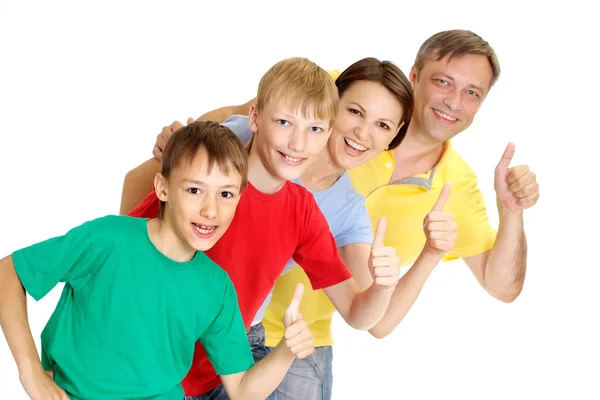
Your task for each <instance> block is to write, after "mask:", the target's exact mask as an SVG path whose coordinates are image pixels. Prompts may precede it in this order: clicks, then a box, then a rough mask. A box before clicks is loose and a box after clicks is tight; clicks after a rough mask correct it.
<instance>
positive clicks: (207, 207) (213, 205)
mask: <svg viewBox="0 0 600 400" xmlns="http://www.w3.org/2000/svg"><path fill="white" fill-rule="evenodd" d="M217 209H218V203H217V200H216V199H215V198H214V197H212V196H206V198H205V200H204V202H203V203H202V208H201V209H200V215H201V216H203V217H204V218H206V219H215V218H216V216H217Z"/></svg>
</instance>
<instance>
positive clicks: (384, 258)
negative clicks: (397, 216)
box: [369, 217, 400, 290]
mask: <svg viewBox="0 0 600 400" xmlns="http://www.w3.org/2000/svg"><path fill="white" fill-rule="evenodd" d="M386 226H387V222H386V219H385V217H381V218H379V221H377V227H376V228H375V240H373V245H372V246H371V255H370V256H369V271H371V276H372V277H373V281H374V282H375V284H376V285H377V287H379V288H380V289H383V290H394V288H395V287H396V284H397V283H398V279H399V278H400V259H398V256H397V255H396V248H394V247H392V246H385V245H384V238H385V229H386Z"/></svg>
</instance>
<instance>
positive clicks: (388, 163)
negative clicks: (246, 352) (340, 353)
mask: <svg viewBox="0 0 600 400" xmlns="http://www.w3.org/2000/svg"><path fill="white" fill-rule="evenodd" d="M330 74H331V75H332V77H334V73H333V72H330ZM335 77H337V76H335ZM394 166H395V161H394V156H393V154H392V152H391V151H385V152H383V153H381V154H380V155H379V156H377V157H376V158H375V159H374V160H372V161H370V162H368V163H366V164H363V165H361V166H360V167H358V168H355V169H352V170H350V171H348V173H349V175H350V179H351V181H352V184H353V186H354V187H355V189H356V190H357V191H358V192H359V193H360V194H362V195H363V196H365V198H366V205H367V210H368V211H369V215H370V217H371V223H372V225H373V229H374V228H375V226H376V225H377V220H378V219H379V217H381V216H385V217H386V218H387V230H386V236H385V244H386V245H387V246H394V247H395V248H396V251H397V253H398V256H399V258H400V260H401V262H402V266H404V267H406V266H409V265H411V264H413V263H414V261H415V260H416V258H417V257H418V255H419V253H420V252H421V250H422V249H423V246H424V245H425V234H424V232H423V219H424V218H425V216H426V215H427V213H429V211H431V208H432V207H433V205H434V204H435V202H436V200H437V199H438V197H439V195H440V190H441V188H442V186H443V185H444V183H445V182H446V181H450V182H451V183H452V190H451V192H450V198H449V199H448V202H447V203H446V207H445V210H446V211H449V212H451V213H452V214H453V215H454V219H455V221H456V224H457V225H458V236H457V241H456V245H455V247H454V249H453V250H452V251H450V252H448V253H447V254H446V256H445V258H444V260H445V261H448V260H453V259H456V258H463V257H469V256H473V255H476V254H480V253H483V252H485V251H487V250H490V249H491V248H492V246H493V244H494V241H495V239H496V230H495V229H493V228H492V226H491V225H490V223H489V220H488V216H487V212H486V209H485V201H484V198H483V195H482V194H481V192H480V190H479V188H478V187H477V177H476V175H475V173H474V172H473V170H472V169H471V167H469V165H468V164H467V163H466V162H465V161H464V160H463V159H462V157H460V155H459V154H458V153H457V152H456V151H454V150H453V149H452V144H451V143H450V142H447V143H446V148H445V151H444V154H443V155H442V157H441V159H440V161H439V162H438V163H437V165H436V166H435V167H433V168H432V169H431V170H430V171H428V172H427V173H425V174H419V175H415V176H411V177H409V178H406V179H403V180H401V181H399V182H391V183H390V179H391V177H392V172H393V171H394ZM298 282H301V283H303V284H304V287H305V292H304V297H303V299H302V303H301V305H300V312H301V313H302V315H303V317H304V319H305V320H306V321H307V322H308V323H309V325H310V327H311V331H312V334H313V338H314V341H315V346H330V345H333V342H334V341H333V337H332V334H331V320H332V317H333V314H334V313H335V312H336V309H335V307H334V306H333V304H331V302H330V301H329V298H328V297H327V296H326V295H325V293H324V292H323V291H322V290H318V291H314V290H312V289H311V286H310V281H309V280H308V277H307V276H306V274H305V273H304V271H303V270H302V268H300V267H295V268H293V269H292V270H291V271H289V272H288V273H287V274H285V275H283V276H281V277H280V278H279V279H278V280H277V281H276V283H275V289H274V291H273V297H272V299H271V302H270V304H269V306H268V307H267V310H266V312H265V316H264V318H263V320H262V322H263V324H264V326H265V330H266V344H267V346H270V347H274V346H276V345H277V343H279V341H280V340H281V338H282V337H283V331H284V327H283V314H284V312H285V310H286V308H287V307H288V305H289V304H290V301H291V298H292V295H293V293H294V289H295V287H296V284H297V283H298Z"/></svg>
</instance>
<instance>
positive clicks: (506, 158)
mask: <svg viewBox="0 0 600 400" xmlns="http://www.w3.org/2000/svg"><path fill="white" fill-rule="evenodd" d="M514 155H515V145H514V143H509V144H508V145H506V150H504V154H502V158H501V159H500V162H499V163H498V166H497V167H496V173H498V174H500V175H501V176H504V174H505V173H506V170H507V169H508V166H509V165H510V162H511V161H512V158H513V156H514Z"/></svg>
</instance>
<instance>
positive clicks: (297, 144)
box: [249, 100, 331, 180]
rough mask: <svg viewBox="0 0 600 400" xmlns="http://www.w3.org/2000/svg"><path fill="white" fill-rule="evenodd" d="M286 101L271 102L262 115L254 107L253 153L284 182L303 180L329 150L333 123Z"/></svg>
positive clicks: (273, 174) (250, 114) (250, 116)
mask: <svg viewBox="0 0 600 400" xmlns="http://www.w3.org/2000/svg"><path fill="white" fill-rule="evenodd" d="M287 104H288V102H285V101H277V100H275V101H270V102H268V103H267V104H265V106H264V108H263V109H262V110H261V111H260V112H258V111H257V109H256V107H254V106H252V107H251V109H250V113H249V124H250V128H251V129H252V131H253V132H254V139H253V143H252V150H251V151H252V152H257V154H258V156H259V158H260V160H261V163H262V164H263V166H264V168H265V169H266V170H267V171H268V172H269V174H270V175H272V176H273V177H276V178H278V179H282V180H294V179H297V178H299V177H300V176H301V175H302V174H303V173H304V172H305V171H306V169H307V168H308V167H310V165H311V164H312V163H313V162H314V161H315V160H316V158H317V156H318V155H319V154H320V153H321V151H323V149H324V148H325V144H326V143H327V139H328V138H329V135H330V134H331V130H330V129H329V125H330V122H331V121H329V120H321V119H318V118H317V117H316V116H314V113H312V112H310V110H308V112H307V114H308V115H305V114H304V113H303V112H301V111H300V110H298V109H296V107H291V106H288V105H287Z"/></svg>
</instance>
